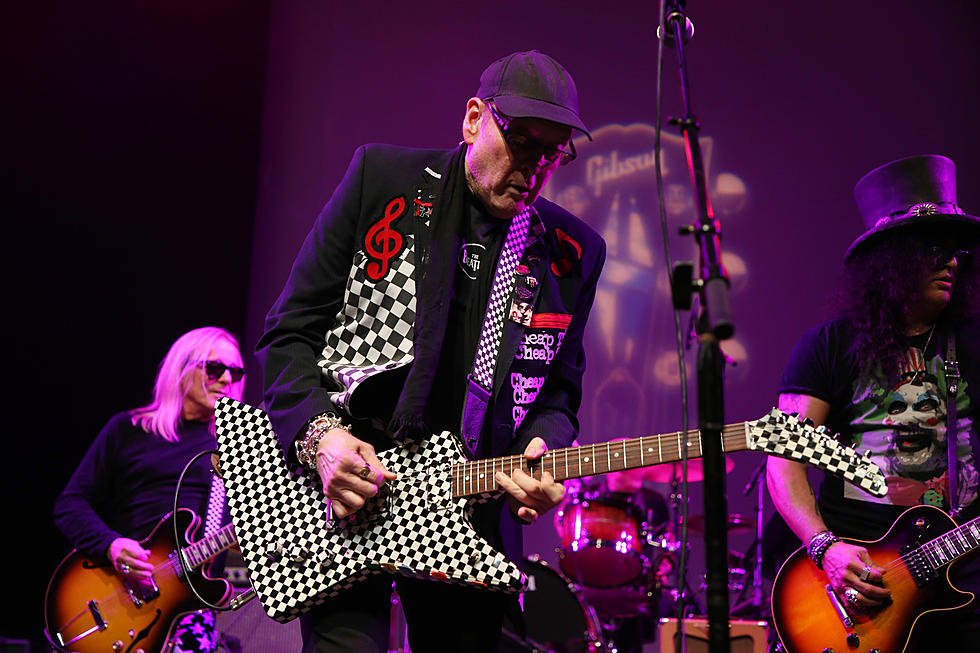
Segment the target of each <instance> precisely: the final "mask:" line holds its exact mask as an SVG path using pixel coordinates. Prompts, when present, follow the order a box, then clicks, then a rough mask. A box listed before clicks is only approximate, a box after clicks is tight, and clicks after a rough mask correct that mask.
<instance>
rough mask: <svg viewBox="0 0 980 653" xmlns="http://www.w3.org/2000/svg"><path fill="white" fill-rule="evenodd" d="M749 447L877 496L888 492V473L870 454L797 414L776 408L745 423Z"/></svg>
mask: <svg viewBox="0 0 980 653" xmlns="http://www.w3.org/2000/svg"><path fill="white" fill-rule="evenodd" d="M745 430H746V435H747V436H748V437H747V440H748V448H749V449H751V450H753V451H762V452H764V453H768V454H772V455H774V456H780V457H781V458H788V459H789V460H795V461H797V462H801V463H806V464H808V465H813V466H814V467H817V468H819V469H822V470H824V471H827V472H830V473H831V474H833V475H834V476H839V477H840V478H842V479H844V480H845V481H847V482H848V483H852V484H854V485H856V486H858V487H859V488H861V489H862V490H864V491H865V492H867V493H869V494H873V495H874V496H876V497H883V496H885V495H886V494H888V485H887V483H886V481H885V475H884V474H882V473H881V469H880V468H879V467H878V465H876V464H874V463H873V462H871V459H870V458H868V456H867V455H861V454H859V453H858V452H856V451H855V450H854V449H852V448H851V447H845V446H844V445H842V444H841V443H840V442H838V441H837V440H835V439H834V436H833V434H831V433H830V432H829V431H828V430H827V429H825V428H824V427H822V426H818V427H814V426H813V425H812V424H808V423H806V421H804V420H801V419H800V418H799V417H797V416H796V415H789V414H787V413H784V412H783V411H781V410H779V409H778V408H773V409H772V410H771V411H769V413H768V414H767V415H766V416H765V417H763V418H761V419H758V420H756V421H754V422H746V423H745Z"/></svg>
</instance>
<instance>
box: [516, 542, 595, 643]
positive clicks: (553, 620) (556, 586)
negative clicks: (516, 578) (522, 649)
mask: <svg viewBox="0 0 980 653" xmlns="http://www.w3.org/2000/svg"><path fill="white" fill-rule="evenodd" d="M524 573H526V574H527V580H528V591H526V592H525V593H524V597H523V600H522V603H523V605H524V623H525V628H526V630H527V645H528V647H529V648H528V650H530V651H554V652H555V653H594V652H597V651H605V650H607V649H606V648H605V644H604V643H603V638H602V629H601V627H600V625H599V619H598V618H597V617H596V614H595V610H593V609H592V608H591V607H590V606H589V605H588V604H587V603H586V602H585V601H584V600H583V599H582V595H581V592H580V590H579V588H578V587H576V586H575V585H573V584H572V583H570V582H569V581H568V579H566V578H565V577H564V576H562V575H561V574H560V573H558V571H556V570H554V569H552V568H551V567H550V566H548V564H547V563H546V562H544V561H543V560H541V559H540V558H539V557H538V556H536V555H532V556H528V557H527V558H525V559H524Z"/></svg>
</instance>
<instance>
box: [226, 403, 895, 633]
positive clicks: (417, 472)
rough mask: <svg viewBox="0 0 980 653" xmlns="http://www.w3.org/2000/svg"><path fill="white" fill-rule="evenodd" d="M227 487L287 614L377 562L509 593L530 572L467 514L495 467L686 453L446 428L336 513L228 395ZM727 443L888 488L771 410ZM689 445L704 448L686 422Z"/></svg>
mask: <svg viewBox="0 0 980 653" xmlns="http://www.w3.org/2000/svg"><path fill="white" fill-rule="evenodd" d="M215 417H216V424H217V431H218V447H219V449H220V451H221V465H222V468H223V472H224V473H223V479H224V481H225V492H226V496H227V498H228V506H229V509H230V511H231V515H232V519H233V521H234V523H235V526H236V528H237V533H238V538H239V540H240V542H241V548H242V553H243V556H244V558H245V563H246V566H247V567H248V571H249V579H250V580H251V582H252V586H253V587H254V588H255V591H256V593H257V595H258V597H259V599H260V600H261V602H262V605H263V607H264V608H265V611H266V613H267V614H268V615H269V616H270V617H272V618H273V619H276V620H278V621H281V622H283V623H285V622H287V621H290V620H291V619H293V618H295V617H297V616H299V615H300V614H302V613H304V612H306V611H308V610H310V609H311V608H312V607H314V606H315V605H318V604H320V603H322V602H323V601H325V600H326V599H327V598H329V597H332V596H336V595H337V594H339V593H340V592H342V591H343V590H344V589H346V588H349V587H351V586H353V585H354V584H355V583H358V582H360V581H361V580H363V579H364V578H366V577H368V576H372V575H376V574H379V573H391V574H399V575H403V576H410V577H421V578H428V579H432V580H436V581H444V582H450V583H456V584H463V585H466V584H470V585H476V586H480V587H486V588H488V589H491V590H497V591H504V592H519V591H522V590H523V589H524V586H525V580H526V579H525V577H524V575H523V574H522V573H521V571H520V569H518V567H517V566H516V565H515V564H514V563H513V562H511V561H509V560H508V559H507V558H506V557H504V555H503V554H502V553H500V552H499V551H497V550H496V549H494V548H493V547H491V546H490V545H489V544H488V543H487V542H486V541H484V540H483V539H482V538H481V537H479V536H478V535H477V534H476V532H475V531H474V530H473V528H472V526H471V525H470V520H469V515H470V508H471V506H472V505H473V504H474V502H480V501H487V500H490V499H491V498H493V497H494V496H497V495H499V494H500V491H499V490H498V489H497V486H496V482H495V481H494V474H495V473H496V472H498V471H502V472H504V473H506V474H508V475H509V474H510V473H512V472H513V471H514V470H515V469H518V468H520V469H523V470H524V471H525V472H527V473H528V474H531V475H532V476H535V477H536V478H540V477H541V474H542V472H543V471H545V470H546V471H548V472H550V473H551V474H552V475H553V476H554V478H555V479H556V480H558V481H562V480H564V479H569V478H579V477H582V476H591V475H594V474H603V473H606V472H613V471H622V470H626V469H635V468H637V467H645V466H650V465H657V464H661V463H665V462H672V461H676V460H680V459H681V449H682V447H683V446H684V443H685V437H684V436H683V434H682V433H672V434H667V435H655V436H648V437H642V438H634V439H632V440H619V441H615V442H608V443H604V444H595V445H585V446H581V447H570V448H566V449H554V450H551V451H548V452H546V453H545V454H544V455H543V456H542V457H541V458H539V459H537V460H533V461H528V460H526V459H525V458H524V457H523V456H520V455H515V456H507V457H503V458H494V459H487V460H477V461H468V460H466V458H465V457H464V456H463V454H462V452H461V450H460V448H459V446H458V444H457V442H456V439H455V438H454V437H453V435H452V434H450V433H449V432H443V433H441V434H435V435H433V436H432V437H431V438H429V439H427V440H425V441H422V442H410V443H405V444H403V445H400V446H398V447H395V448H393V449H389V450H387V451H383V452H381V453H380V454H379V456H378V457H379V458H380V459H381V461H382V463H383V464H384V465H385V467H387V468H388V469H389V470H391V471H392V472H394V473H395V474H397V475H398V478H397V479H395V480H394V481H393V482H389V483H386V484H385V485H384V486H382V488H381V491H379V493H378V495H376V496H375V497H373V498H372V499H370V500H369V501H368V502H367V504H366V505H365V506H364V507H363V508H362V509H361V510H359V511H358V512H357V513H355V514H354V515H353V516H351V517H348V518H344V519H335V518H333V516H332V514H331V513H330V510H329V503H328V501H327V499H326V497H324V495H323V492H322V489H321V487H320V482H319V478H312V477H311V476H310V475H309V474H306V473H303V472H302V471H300V470H296V469H291V468H290V467H289V466H288V465H287V463H286V461H285V459H284V457H283V455H282V450H281V449H280V445H279V442H278V439H277V438H276V434H275V433H274V432H273V430H272V427H271V425H270V423H269V420H268V417H267V416H266V415H265V413H263V412H262V411H261V410H259V409H257V408H253V407H251V406H248V405H246V404H243V403H241V402H237V401H234V400H232V399H229V398H227V397H223V398H222V399H220V400H219V401H218V404H217V408H216V412H215ZM722 439H723V444H722V446H723V450H724V451H726V452H733V451H744V450H746V449H751V450H754V451H760V452H764V453H771V454H774V455H778V456H783V457H786V458H791V459H793V460H799V461H801V462H807V463H810V464H812V465H816V466H818V467H820V468H822V469H826V470H828V471H830V472H831V473H834V474H837V475H839V476H841V477H842V478H844V479H845V480H847V481H849V482H852V483H855V484H857V485H859V486H861V487H862V488H864V489H865V490H866V491H867V492H871V493H873V494H877V495H879V496H883V495H884V494H885V492H886V487H885V479H884V476H883V475H882V474H881V470H880V469H878V467H877V466H876V465H874V464H873V463H871V462H870V460H868V459H867V457H865V456H861V455H859V454H857V453H855V452H854V450H853V449H850V448H847V447H842V446H841V445H840V444H838V443H837V442H836V441H835V440H833V438H832V437H830V435H829V434H827V432H826V431H824V430H823V429H821V428H817V429H815V428H813V427H812V426H810V425H808V424H805V423H803V422H801V421H799V420H797V419H796V417H794V416H791V415H787V414H785V413H783V412H781V411H779V410H777V409H773V410H772V411H771V412H769V413H768V414H767V415H765V416H764V417H762V418H761V419H759V420H756V421H753V422H743V423H739V424H733V425H729V426H725V427H724V429H723V431H722ZM686 442H687V448H688V452H689V453H688V456H689V457H690V458H697V457H700V456H701V442H700V435H699V433H698V432H696V431H690V432H688V435H687V438H686Z"/></svg>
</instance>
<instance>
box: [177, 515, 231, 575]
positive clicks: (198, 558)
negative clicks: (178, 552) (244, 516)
mask: <svg viewBox="0 0 980 653" xmlns="http://www.w3.org/2000/svg"><path fill="white" fill-rule="evenodd" d="M237 543H238V538H236V537H235V525H234V524H228V525H226V526H224V527H222V528H221V529H220V530H217V531H215V532H214V533H212V534H211V535H208V536H206V537H203V538H201V539H200V540H198V541H197V542H194V543H193V544H189V545H188V546H187V547H186V548H185V549H184V556H186V557H187V563H188V564H189V565H190V566H191V569H197V568H198V567H200V566H201V565H203V564H204V563H205V562H207V561H208V560H210V559H211V558H213V557H214V556H216V555H218V554H219V553H221V552H222V551H224V550H226V549H230V548H231V547H233V546H235V544H237Z"/></svg>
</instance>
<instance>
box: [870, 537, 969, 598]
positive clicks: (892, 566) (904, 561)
mask: <svg viewBox="0 0 980 653" xmlns="http://www.w3.org/2000/svg"><path fill="white" fill-rule="evenodd" d="M972 523H974V522H973V521H970V522H967V523H966V524H963V525H962V526H958V527H956V528H953V529H951V530H949V531H947V532H946V533H943V534H942V535H940V536H939V537H937V538H935V539H933V540H930V541H929V542H926V543H925V544H923V545H922V546H920V547H918V548H917V549H914V550H912V551H909V552H908V553H906V554H904V555H902V556H899V557H898V558H896V559H894V560H892V561H890V562H888V563H886V564H885V565H883V568H884V570H885V571H883V572H882V574H881V579H882V581H884V580H885V578H886V577H888V578H889V579H890V578H891V577H892V576H893V575H895V574H896V573H899V574H900V577H899V578H898V579H896V580H895V581H894V582H890V583H889V584H888V588H889V589H898V588H902V587H905V586H908V585H909V584H916V582H915V577H914V575H913V574H912V572H911V571H910V570H909V568H908V560H909V556H910V555H911V554H921V555H922V556H929V555H932V556H937V557H939V559H940V560H942V559H943V556H945V557H946V561H945V562H942V563H941V564H939V565H934V564H933V563H932V561H931V560H929V559H928V558H926V561H927V562H929V563H930V564H932V566H933V571H939V570H940V569H942V568H943V567H946V566H948V565H950V564H952V563H953V562H955V561H956V560H957V559H959V558H960V557H961V556H962V555H964V554H965V553H967V552H969V551H970V550H972V548H975V547H971V548H970V549H967V550H966V551H962V552H959V553H957V554H956V555H953V556H950V555H948V554H947V552H946V551H945V550H943V549H942V547H941V544H940V541H941V540H944V539H946V540H949V539H951V538H952V537H953V536H954V534H960V535H961V536H962V534H963V533H964V532H970V531H969V528H968V527H969V526H970V524H972ZM964 539H966V538H965V537H964ZM966 541H967V544H969V540H966ZM937 550H938V551H939V552H940V553H941V554H942V555H939V554H937ZM951 550H953V549H951Z"/></svg>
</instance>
